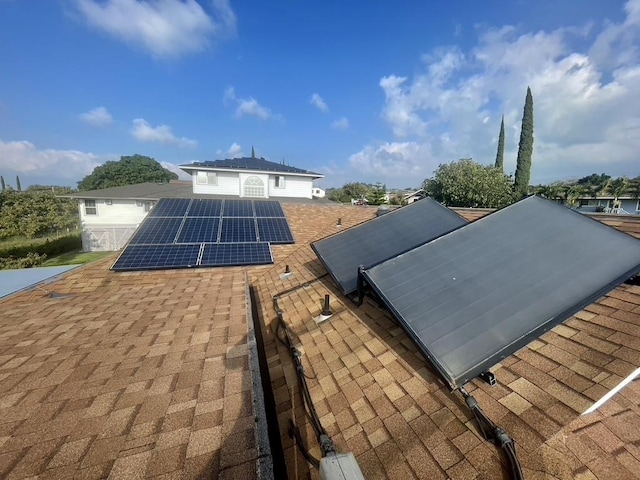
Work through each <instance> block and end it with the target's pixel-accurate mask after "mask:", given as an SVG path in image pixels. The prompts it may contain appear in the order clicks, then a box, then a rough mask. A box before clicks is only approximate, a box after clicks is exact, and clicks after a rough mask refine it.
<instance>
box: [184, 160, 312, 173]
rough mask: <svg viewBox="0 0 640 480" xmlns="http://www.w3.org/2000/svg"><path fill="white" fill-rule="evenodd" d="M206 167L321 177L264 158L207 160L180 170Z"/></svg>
mask: <svg viewBox="0 0 640 480" xmlns="http://www.w3.org/2000/svg"><path fill="white" fill-rule="evenodd" d="M185 167H187V168H192V167H207V168H221V169H229V170H257V171H263V172H280V173H300V174H304V175H316V176H318V177H323V176H324V175H322V174H320V173H315V172H311V171H309V170H305V169H302V168H297V167H292V166H289V165H284V164H282V163H277V162H270V161H269V160H265V159H264V158H253V157H242V158H228V159H225V160H209V161H206V162H194V163H191V164H187V165H180V168H185Z"/></svg>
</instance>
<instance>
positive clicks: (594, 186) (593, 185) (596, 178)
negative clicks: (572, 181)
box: [577, 173, 611, 198]
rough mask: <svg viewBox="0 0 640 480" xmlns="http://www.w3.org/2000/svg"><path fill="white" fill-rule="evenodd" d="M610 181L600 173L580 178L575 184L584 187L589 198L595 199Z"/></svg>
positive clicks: (608, 177)
mask: <svg viewBox="0 0 640 480" xmlns="http://www.w3.org/2000/svg"><path fill="white" fill-rule="evenodd" d="M610 179H611V177H610V176H609V175H607V174H605V173H601V174H600V175H598V174H597V173H592V174H591V175H587V176H586V177H582V178H581V179H579V180H578V182H577V183H578V185H582V186H584V187H585V191H586V193H587V194H588V195H589V196H590V197H592V198H596V197H597V196H598V195H600V194H602V193H603V192H604V191H605V189H606V188H607V185H608V184H609V180H610Z"/></svg>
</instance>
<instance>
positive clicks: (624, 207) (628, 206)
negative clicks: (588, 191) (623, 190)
mask: <svg viewBox="0 0 640 480" xmlns="http://www.w3.org/2000/svg"><path fill="white" fill-rule="evenodd" d="M578 201H579V202H580V203H579V207H578V209H579V210H580V211H581V212H604V213H615V214H621V215H638V214H640V200H638V199H637V198H633V197H630V196H622V197H618V204H616V203H615V197H613V196H612V195H602V196H598V197H596V198H593V197H583V198H580V199H578Z"/></svg>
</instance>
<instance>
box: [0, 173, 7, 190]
mask: <svg viewBox="0 0 640 480" xmlns="http://www.w3.org/2000/svg"><path fill="white" fill-rule="evenodd" d="M0 184H1V185H0V186H2V191H3V192H4V191H5V190H6V189H7V185H6V184H5V183H4V177H3V176H2V175H0Z"/></svg>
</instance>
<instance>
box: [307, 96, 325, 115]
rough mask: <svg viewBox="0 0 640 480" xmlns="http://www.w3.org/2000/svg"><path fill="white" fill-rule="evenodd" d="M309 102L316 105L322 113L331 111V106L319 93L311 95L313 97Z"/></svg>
mask: <svg viewBox="0 0 640 480" xmlns="http://www.w3.org/2000/svg"><path fill="white" fill-rule="evenodd" d="M309 103H310V104H311V105H313V106H314V107H316V108H317V109H318V110H320V111H321V112H322V113H328V112H329V107H328V106H327V104H326V102H325V101H324V99H323V98H322V97H321V96H320V95H319V94H317V93H314V94H313V95H311V98H310V99H309Z"/></svg>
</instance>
